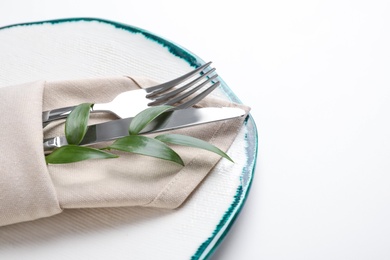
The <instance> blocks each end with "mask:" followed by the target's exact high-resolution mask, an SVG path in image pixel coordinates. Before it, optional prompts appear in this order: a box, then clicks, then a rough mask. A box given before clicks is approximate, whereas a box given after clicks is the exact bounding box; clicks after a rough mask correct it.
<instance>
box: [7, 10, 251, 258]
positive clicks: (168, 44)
mask: <svg viewBox="0 0 390 260" xmlns="http://www.w3.org/2000/svg"><path fill="white" fill-rule="evenodd" d="M80 21H85V22H100V23H105V24H109V25H112V26H114V27H115V28H118V29H122V30H126V31H128V32H131V33H140V34H142V35H143V36H145V37H146V38H147V39H149V40H152V41H154V42H156V43H158V44H160V45H162V46H164V47H165V48H167V49H168V51H169V52H170V53H172V54H173V55H175V56H177V57H179V58H181V59H183V60H185V61H186V62H187V63H188V64H189V65H190V66H192V67H198V66H200V65H202V64H204V63H205V61H203V60H202V59H201V58H200V57H198V56H197V55H195V54H194V53H192V52H191V51H189V50H187V49H185V48H184V47H182V46H180V45H178V44H176V43H173V42H172V41H170V40H167V39H165V38H163V37H161V36H158V35H156V34H154V33H151V32H149V31H147V30H144V29H141V28H139V27H135V26H132V25H127V24H123V23H120V22H115V21H111V20H107V19H102V18H93V17H73V18H61V19H53V20H43V21H35V22H26V23H17V24H12V25H7V26H3V27H0V30H4V29H8V28H12V27H16V26H32V25H39V24H57V23H69V22H80ZM218 78H219V80H220V82H221V89H222V91H223V92H224V93H225V94H226V96H227V97H228V98H229V99H230V100H231V101H233V102H237V103H240V104H242V102H241V100H240V99H239V98H238V97H237V96H236V95H235V94H234V93H233V91H232V90H231V89H230V88H229V87H228V85H227V84H226V83H225V82H224V81H223V79H222V78H221V77H218ZM244 124H245V127H246V128H247V132H246V135H245V140H246V141H247V147H246V154H247V162H246V165H245V167H244V168H243V169H242V172H241V185H240V186H239V187H238V188H237V191H236V195H235V196H234V200H233V202H232V203H231V204H230V207H229V209H228V210H227V211H226V212H225V214H224V215H223V217H222V218H221V220H220V221H219V223H218V225H217V226H216V228H215V230H214V231H213V233H212V234H211V235H210V237H209V238H208V239H206V241H204V242H203V243H202V244H201V245H200V246H199V247H198V249H197V251H196V252H194V254H193V256H192V257H191V259H193V260H196V259H208V258H209V257H211V255H212V254H213V253H214V252H215V250H216V249H217V248H218V246H219V245H220V244H221V243H222V241H223V240H224V238H225V237H226V235H227V234H228V232H229V230H230V228H231V227H232V226H233V224H234V222H235V220H236V219H237V217H238V216H239V214H240V212H241V210H242V208H243V206H244V204H245V202H246V199H247V197H248V195H249V191H250V188H251V185H252V181H253V176H254V173H255V167H256V160H257V151H258V147H257V146H258V134H257V128H256V124H255V121H254V119H253V117H252V116H251V115H250V114H249V116H248V117H247V119H246V120H245V123H244Z"/></svg>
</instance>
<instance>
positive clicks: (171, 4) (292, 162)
mask: <svg viewBox="0 0 390 260" xmlns="http://www.w3.org/2000/svg"><path fill="white" fill-rule="evenodd" d="M389 11H390V6H389V2H388V1H346V0H339V1H324V0H323V1H280V0H279V1H278V0H276V1H245V0H243V1H197V2H196V3H188V2H185V1H172V0H165V1H115V0H112V1H104V2H103V1H100V2H99V1H18V0H13V1H8V3H7V4H4V3H3V4H2V6H1V8H0V26H2V25H8V24H13V23H18V22H28V21H36V20H46V19H53V18H67V17H79V16H90V17H99V18H105V19H110V20H115V21H118V22H122V23H126V24H130V25H134V26H138V27H140V28H143V29H146V30H149V31H151V32H153V33H155V34H158V35H161V36H163V37H164V38H167V39H169V40H172V41H173V42H176V43H178V44H180V45H181V46H184V47H185V48H187V49H188V50H190V51H191V52H193V53H195V54H197V55H198V56H199V57H201V58H202V59H203V60H212V61H213V63H214V65H215V67H216V68H217V71H218V73H219V74H220V75H221V76H222V78H223V79H224V80H225V81H226V83H227V84H228V85H229V86H230V88H231V89H232V90H233V91H234V92H235V93H236V94H237V96H238V97H239V98H240V99H241V100H242V101H243V102H244V103H246V104H248V105H250V106H251V107H252V109H253V110H252V116H253V117H254V119H255V121H256V123H257V126H258V131H259V139H260V141H259V158H258V163H257V169H256V174H255V178H254V182H253V185H252V189H251V193H250V195H249V198H248V200H247V203H246V205H245V207H244V209H243V211H242V214H241V215H240V216H239V218H238V220H237V221H236V224H235V225H234V226H233V228H232V230H231V232H230V233H229V235H228V237H226V239H225V241H224V243H223V244H222V245H221V246H220V247H219V249H218V251H217V252H216V253H215V255H214V257H213V259H224V260H225V259H389V258H390V250H389V249H388V245H389V242H390V224H389V216H390V209H389V206H388V205H389V201H390V189H389V183H390V160H388V157H389V155H390V134H389V133H390V123H389V112H390V102H389V98H390V88H389V83H390V79H389V76H388V71H389V69H390V60H389V58H390V49H389V47H388V46H390V34H389V30H388V28H389V25H390V18H389V15H388V14H389ZM251 91H252V92H253V91H257V93H258V94H253V93H249V92H251Z"/></svg>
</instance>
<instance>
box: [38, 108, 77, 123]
mask: <svg viewBox="0 0 390 260" xmlns="http://www.w3.org/2000/svg"><path fill="white" fill-rule="evenodd" d="M75 107H76V106H71V107H62V108H57V109H53V110H48V111H44V112H42V125H43V127H45V126H46V125H48V124H49V123H50V122H52V121H55V120H58V119H62V118H66V117H68V115H69V114H70V112H72V110H73V109H74V108H75Z"/></svg>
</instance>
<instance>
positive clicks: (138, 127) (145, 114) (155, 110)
mask: <svg viewBox="0 0 390 260" xmlns="http://www.w3.org/2000/svg"><path fill="white" fill-rule="evenodd" d="M171 108H173V107H172V106H156V107H150V108H147V109H145V110H143V111H141V112H140V113H138V114H137V115H136V116H135V117H134V118H133V120H132V121H131V123H130V126H129V134H130V135H137V134H139V132H141V131H142V129H144V128H145V127H146V126H147V125H148V124H149V123H150V122H152V121H153V120H154V119H156V118H157V117H158V116H159V115H161V114H163V113H164V112H166V111H168V110H170V109H171Z"/></svg>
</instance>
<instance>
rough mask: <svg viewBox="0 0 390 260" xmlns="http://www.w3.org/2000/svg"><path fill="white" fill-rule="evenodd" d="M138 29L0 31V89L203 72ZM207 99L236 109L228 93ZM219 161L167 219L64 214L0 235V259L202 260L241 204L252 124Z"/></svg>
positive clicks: (48, 25) (105, 24)
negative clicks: (229, 160) (31, 83)
mask: <svg viewBox="0 0 390 260" xmlns="http://www.w3.org/2000/svg"><path fill="white" fill-rule="evenodd" d="M203 63H204V61H203V60H201V59H200V58H199V57H197V56H196V55H194V54H192V53H191V52H189V51H188V50H186V49H184V48H182V47H180V46H178V45H177V44H174V43H172V42H170V41H168V40H166V39H164V38H161V37H159V36H156V35H154V34H152V33H150V32H147V31H145V30H142V29H139V28H136V27H132V26H128V25H124V24H120V23H116V22H111V21H105V20H100V19H91V18H73V19H63V20H53V21H44V22H34V23H26V24H19V25H11V26H7V27H3V28H0V85H3V86H4V85H13V84H18V83H23V82H28V81H34V80H62V79H78V78H93V77H101V76H118V75H134V76H146V77H149V78H151V79H153V80H155V81H158V82H164V81H167V80H170V79H172V78H175V77H177V76H179V75H181V74H184V73H185V72H187V71H189V70H191V69H193V67H194V66H198V65H200V64H203ZM221 81H222V83H223V84H222V87H221V88H220V89H218V90H216V91H214V92H213V95H215V96H218V97H221V98H225V99H229V100H232V101H235V102H240V101H239V100H238V98H237V97H236V96H235V95H234V94H233V92H232V91H231V90H230V89H229V88H228V86H227V85H226V84H225V83H224V82H223V80H222V79H221ZM228 153H229V155H231V156H232V157H233V158H234V160H235V164H234V165H233V166H232V165H231V164H230V163H227V160H221V162H220V163H219V164H218V165H217V166H216V167H215V169H214V170H213V172H211V173H210V174H209V176H208V177H207V178H206V180H205V181H204V182H203V183H202V184H201V185H200V187H199V188H198V189H197V190H196V192H195V193H194V194H193V195H192V196H191V197H190V198H189V199H188V200H187V202H186V203H185V204H184V205H183V206H182V207H180V208H179V209H177V210H161V209H148V208H138V207H137V208H115V209H85V210H66V211H65V212H64V213H62V214H60V215H57V216H54V217H50V218H46V219H40V220H37V221H32V222H28V223H20V224H16V225H11V226H6V227H1V228H0V258H1V259H29V260H31V259H95V260H96V259H205V258H208V257H210V255H211V254H212V252H213V251H214V250H215V249H216V247H217V246H218V244H219V243H220V242H221V241H222V240H223V238H224V236H225V235H226V233H227V232H228V230H229V228H230V227H231V225H232V224H233V223H234V220H235V219H236V217H237V216H238V214H239V212H240V209H241V208H242V206H243V205H244V202H245V199H246V197H247V195H248V191H249V189H250V185H251V182H252V178H253V173H254V167H255V162H256V153H257V131H256V127H255V124H254V122H253V119H252V117H249V118H248V120H247V121H246V122H245V125H244V126H243V128H242V130H241V132H240V133H239V135H238V137H237V139H236V140H235V142H234V143H233V145H232V147H231V149H230V150H229V152H228Z"/></svg>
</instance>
